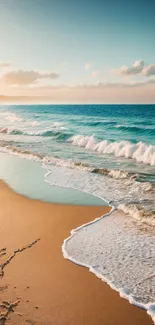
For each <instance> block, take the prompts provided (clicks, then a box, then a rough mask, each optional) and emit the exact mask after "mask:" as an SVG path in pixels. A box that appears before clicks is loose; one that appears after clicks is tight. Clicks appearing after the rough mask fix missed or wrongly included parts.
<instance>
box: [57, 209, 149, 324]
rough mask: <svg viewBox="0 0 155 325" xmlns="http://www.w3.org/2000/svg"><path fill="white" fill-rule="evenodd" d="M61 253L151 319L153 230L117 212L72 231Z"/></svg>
mask: <svg viewBox="0 0 155 325" xmlns="http://www.w3.org/2000/svg"><path fill="white" fill-rule="evenodd" d="M62 251H63V255H64V257H65V258H67V259H69V260H71V261H72V262H74V263H76V264H78V265H80V266H84V267H87V268H89V270H90V272H92V273H94V274H95V275H96V276H97V277H99V278H100V279H102V280H103V281H104V282H106V283H107V284H109V285H110V287H111V288H112V289H114V290H116V291H118V292H119V293H120V296H121V297H123V298H126V299H128V300H129V302H130V303H131V304H134V305H136V306H138V307H140V308H143V309H145V310H146V311H147V313H148V314H149V315H150V316H151V317H152V319H153V321H154V322H155V269H154V265H155V255H154V251H155V231H154V229H153V228H151V231H150V228H140V227H137V228H136V227H135V224H134V223H133V221H132V219H129V218H127V217H126V216H124V215H123V214H121V215H120V214H119V213H118V211H113V212H112V213H111V214H110V215H109V214H108V215H106V216H103V217H101V218H100V219H97V220H94V222H91V223H88V224H87V225H83V226H81V227H79V228H77V229H75V230H72V232H71V236H70V237H68V238H67V239H66V240H65V241H64V243H63V246H62Z"/></svg>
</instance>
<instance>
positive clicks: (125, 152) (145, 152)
mask: <svg viewBox="0 0 155 325" xmlns="http://www.w3.org/2000/svg"><path fill="white" fill-rule="evenodd" d="M68 142H70V143H71V144H72V145H74V146H79V147H84V148H85V149H88V150H92V151H96V152H99V153H100V154H113V155H115V156H116V157H124V158H131V159H134V160H136V161H137V162H142V163H144V164H149V165H151V166H154V165H155V146H153V145H149V144H146V143H143V142H141V141H140V142H138V143H136V144H134V143H131V142H129V141H120V142H110V141H108V140H103V141H100V142H97V141H96V139H95V137H94V135H92V136H84V135H74V136H73V137H71V138H70V139H68Z"/></svg>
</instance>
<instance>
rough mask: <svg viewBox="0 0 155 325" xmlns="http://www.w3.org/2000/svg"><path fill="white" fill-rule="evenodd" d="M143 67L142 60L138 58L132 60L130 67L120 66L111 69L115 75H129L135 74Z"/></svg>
mask: <svg viewBox="0 0 155 325" xmlns="http://www.w3.org/2000/svg"><path fill="white" fill-rule="evenodd" d="M143 68H144V61H143V60H139V61H136V62H134V63H133V65H132V66H131V67H128V66H122V67H121V68H119V69H115V70H113V71H112V73H113V74H117V75H123V76H130V75H136V74H138V73H141V72H142V71H143Z"/></svg>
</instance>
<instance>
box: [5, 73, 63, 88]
mask: <svg viewBox="0 0 155 325" xmlns="http://www.w3.org/2000/svg"><path fill="white" fill-rule="evenodd" d="M58 77H59V75H58V74H57V73H54V72H41V71H36V70H30V71H25V70H11V71H8V72H7V73H5V74H3V75H2V81H3V82H4V83H6V84H8V85H12V86H17V85H27V86H28V85H32V84H34V83H36V82H37V81H38V80H41V79H56V78H58Z"/></svg>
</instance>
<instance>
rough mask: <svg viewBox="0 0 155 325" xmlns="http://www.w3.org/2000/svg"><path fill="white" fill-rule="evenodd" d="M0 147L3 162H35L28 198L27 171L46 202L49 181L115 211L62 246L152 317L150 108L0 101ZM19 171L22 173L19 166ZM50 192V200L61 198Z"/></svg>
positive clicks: (154, 141) (153, 138) (154, 158)
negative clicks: (10, 158) (13, 157)
mask: <svg viewBox="0 0 155 325" xmlns="http://www.w3.org/2000/svg"><path fill="white" fill-rule="evenodd" d="M0 150H1V152H2V153H3V166H4V165H5V163H4V159H6V156H5V158H4V154H11V155H16V156H18V157H20V158H25V159H26V160H32V161H37V163H35V166H36V167H34V164H33V166H32V165H31V164H30V165H29V167H26V170H27V174H26V175H27V176H26V177H25V180H24V178H22V179H23V181H22V182H21V183H22V189H23V190H22V191H23V194H26V195H28V196H29V195H30V196H31V197H35V193H37V191H38V185H37V184H38V181H36V187H35V182H34V184H33V193H30V192H29V191H30V189H29V187H28V185H26V184H27V182H26V178H28V175H29V177H32V174H34V175H36V173H35V172H32V171H33V168H34V170H35V171H36V169H37V175H39V178H38V177H37V176H34V178H35V177H37V178H38V179H41V182H44V184H46V185H45V187H43V188H44V189H43V191H44V194H43V193H42V192H41V193H40V194H39V193H38V194H37V195H38V198H41V199H46V198H45V196H46V195H47V200H50V199H49V197H50V195H51V193H52V192H50V191H51V190H49V188H50V185H52V186H56V187H55V189H56V188H57V189H58V186H59V188H62V187H66V188H69V189H75V190H77V191H80V192H76V193H81V192H85V193H86V195H88V194H91V195H94V196H95V197H96V198H98V200H99V198H102V199H103V200H106V201H107V202H110V204H111V205H112V206H113V207H114V209H115V211H114V212H113V213H112V214H111V215H110V216H109V217H107V218H105V219H102V221H101V222H98V223H96V224H94V225H91V226H89V227H88V228H84V229H83V228H82V229H81V230H79V231H77V233H76V235H74V236H73V238H71V239H70V240H69V241H68V242H67V243H66V246H65V250H66V252H67V253H68V256H69V257H70V258H73V259H75V260H76V261H77V263H81V264H83V265H87V266H88V267H90V268H91V270H93V272H94V273H96V274H98V275H99V276H101V277H102V278H103V279H104V280H105V281H107V282H108V283H109V284H110V285H111V286H112V287H114V288H115V289H116V290H118V291H119V292H121V294H122V295H123V296H125V297H126V298H128V299H129V300H130V301H131V302H133V303H135V304H137V305H139V306H141V307H143V308H146V309H147V310H148V312H149V313H150V314H151V315H152V317H154V310H155V305H154V302H155V105H40V106H39V105H36V106H35V105H29V106H21V105H18V106H6V105H5V106H1V107H0ZM1 157H2V156H1ZM18 161H19V160H18ZM21 161H23V160H22V159H20V162H21ZM29 163H30V162H29ZM38 164H39V165H38ZM15 165H16V166H17V163H15ZM38 166H39V167H38ZM20 168H21V169H20V171H22V172H21V173H22V175H23V169H24V163H23V164H22V165H21V164H20ZM22 168H23V169H22ZM28 168H29V171H28ZM18 170H19V168H17V169H16V175H17V174H18V177H19V179H20V174H19V173H18ZM0 175H1V177H3V175H4V169H3V168H2V158H1V172H0ZM6 175H7V171H6V168H5V177H6ZM30 175H31V176H30ZM22 177H23V176H22ZM16 180H17V178H16ZM45 181H46V183H45ZM15 183H16V181H15ZM15 183H14V184H15ZM40 184H41V183H40ZM42 184H43V183H42ZM16 185H17V184H16ZM18 186H19V183H18ZM18 186H17V187H18ZM20 186H21V185H20ZM42 186H43V185H42ZM47 186H48V189H47ZM35 189H36V190H35ZM46 191H47V192H46ZM45 192H46V193H48V194H46V195H45ZM55 193H56V194H55V200H56V201H57V202H61V201H63V202H64V201H65V202H66V200H67V199H66V198H65V196H64V200H62V199H61V195H62V194H61V193H60V192H59V190H57V191H56V192H55ZM56 197H57V198H58V197H59V199H58V200H57V199H56ZM75 197H76V194H75ZM75 197H74V199H73V200H71V201H70V202H69V201H68V203H73V201H74V202H75V203H76V199H75ZM80 200H81V202H82V203H84V202H86V201H87V200H88V196H85V198H84V195H83V199H82V198H81V199H80ZM90 201H91V200H88V201H87V202H88V203H89V202H90ZM98 202H99V201H98ZM94 204H95V201H94ZM96 204H97V201H96ZM105 229H106V233H105ZM107 234H108V235H107ZM124 234H125V236H124ZM85 247H86V248H87V249H85ZM103 247H106V251H105V249H104V250H103ZM109 250H110V252H109ZM73 252H74V253H73ZM110 254H111V255H110ZM107 256H111V260H110V263H109V258H108V259H107ZM116 257H117V258H116ZM137 260H138V262H139V263H137ZM95 265H97V266H95ZM127 269H128V270H129V272H127V271H126V270H127ZM118 270H119V271H118Z"/></svg>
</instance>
